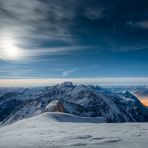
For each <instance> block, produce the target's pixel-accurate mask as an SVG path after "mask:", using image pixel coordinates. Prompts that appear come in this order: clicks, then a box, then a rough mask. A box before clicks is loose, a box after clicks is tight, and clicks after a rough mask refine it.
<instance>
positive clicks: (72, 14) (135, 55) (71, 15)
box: [0, 0, 148, 79]
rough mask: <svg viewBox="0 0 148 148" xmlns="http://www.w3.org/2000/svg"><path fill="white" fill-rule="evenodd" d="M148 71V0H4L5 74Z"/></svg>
mask: <svg viewBox="0 0 148 148" xmlns="http://www.w3.org/2000/svg"><path fill="white" fill-rule="evenodd" d="M98 77H99V78H100V77H115V78H116V77H148V1H147V0H0V79H8V78H12V79H13V78H98Z"/></svg>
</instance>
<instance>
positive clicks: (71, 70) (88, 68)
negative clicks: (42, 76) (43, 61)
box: [56, 65, 101, 77]
mask: <svg viewBox="0 0 148 148" xmlns="http://www.w3.org/2000/svg"><path fill="white" fill-rule="evenodd" d="M100 67H101V66H100V65H91V66H89V67H79V68H78V67H77V68H72V69H68V70H65V69H62V68H59V69H56V71H62V76H63V77H66V76H69V75H71V74H73V73H76V72H78V71H81V72H82V71H83V72H84V71H90V70H94V69H98V68H100Z"/></svg>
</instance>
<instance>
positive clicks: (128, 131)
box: [0, 113, 148, 148]
mask: <svg viewBox="0 0 148 148" xmlns="http://www.w3.org/2000/svg"><path fill="white" fill-rule="evenodd" d="M103 122H104V121H103V119H101V118H91V117H89V118H82V117H76V116H73V115H68V114H64V113H43V114H41V115H38V116H34V117H32V118H28V119H24V120H21V121H18V122H16V123H14V124H11V125H9V126H5V127H1V128H0V148H65V147H67V148H69V147H70V148H75V147H80V148H83V147H85V148H146V147H147V145H148V124H147V123H116V124H110V123H103Z"/></svg>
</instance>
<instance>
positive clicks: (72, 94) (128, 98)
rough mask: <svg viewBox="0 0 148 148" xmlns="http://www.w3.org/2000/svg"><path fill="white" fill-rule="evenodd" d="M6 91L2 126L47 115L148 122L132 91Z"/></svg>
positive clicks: (0, 103)
mask: <svg viewBox="0 0 148 148" xmlns="http://www.w3.org/2000/svg"><path fill="white" fill-rule="evenodd" d="M5 89H6V88H5ZM5 89H4V88H3V90H1V91H0V92H1V95H0V123H1V125H6V124H11V123H14V122H16V121H18V120H21V119H24V118H29V117H33V116H35V115H38V114H42V113H45V112H63V113H67V114H70V115H76V116H79V117H97V118H99V119H100V120H101V121H104V122H147V121H148V108H147V107H144V106H143V105H142V104H141V102H140V101H139V100H138V98H137V97H135V96H134V95H133V94H132V93H130V92H129V91H126V92H118V93H116V92H114V91H110V90H109V89H105V88H101V87H99V86H92V85H73V84H72V83H71V82H65V83H62V84H59V85H55V86H49V87H40V88H25V89H24V88H18V89H16V88H15V89H9V91H8V90H7V91H5Z"/></svg>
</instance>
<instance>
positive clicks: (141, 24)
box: [128, 20, 148, 29]
mask: <svg viewBox="0 0 148 148" xmlns="http://www.w3.org/2000/svg"><path fill="white" fill-rule="evenodd" d="M128 25H130V26H132V27H138V28H141V29H148V20H144V21H139V22H128Z"/></svg>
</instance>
